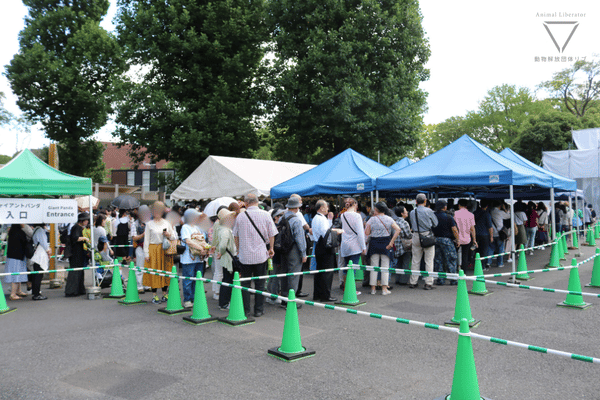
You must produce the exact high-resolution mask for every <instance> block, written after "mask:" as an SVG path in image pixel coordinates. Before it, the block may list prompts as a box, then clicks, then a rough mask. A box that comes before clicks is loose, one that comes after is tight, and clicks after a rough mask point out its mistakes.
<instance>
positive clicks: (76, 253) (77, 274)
mask: <svg viewBox="0 0 600 400" xmlns="http://www.w3.org/2000/svg"><path fill="white" fill-rule="evenodd" d="M89 222H90V214H88V213H87V212H83V213H80V214H79V216H78V217H77V224H75V225H73V227H72V228H71V233H70V234H69V240H70V241H71V257H70V258H69V262H70V267H71V268H83V267H84V264H85V257H86V255H85V249H84V243H87V244H89V242H90V239H88V238H87V237H85V236H84V235H83V230H84V228H85V227H86V226H88V225H89ZM83 279H84V275H83V271H69V274H68V275H67V284H66V285H65V296H66V297H75V296H81V295H82V294H85V285H84V280H83Z"/></svg>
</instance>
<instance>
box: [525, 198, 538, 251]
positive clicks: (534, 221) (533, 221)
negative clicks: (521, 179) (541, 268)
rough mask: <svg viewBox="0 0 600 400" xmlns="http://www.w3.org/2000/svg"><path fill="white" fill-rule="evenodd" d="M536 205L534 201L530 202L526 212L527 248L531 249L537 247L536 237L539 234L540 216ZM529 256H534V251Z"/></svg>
mask: <svg viewBox="0 0 600 400" xmlns="http://www.w3.org/2000/svg"><path fill="white" fill-rule="evenodd" d="M536 208H537V207H536V205H535V203H534V202H533V201H530V202H529V203H527V211H526V213H525V214H526V216H527V220H526V221H525V232H526V234H527V245H525V247H526V248H529V249H531V248H532V247H534V246H535V237H536V234H537V230H538V221H539V215H538V213H537V210H536ZM529 255H530V256H532V255H533V249H532V250H529Z"/></svg>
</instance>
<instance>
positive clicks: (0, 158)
mask: <svg viewBox="0 0 600 400" xmlns="http://www.w3.org/2000/svg"><path fill="white" fill-rule="evenodd" d="M10 160H12V157H11V156H5V155H4V154H0V164H2V165H4V164H8V162H9V161H10Z"/></svg>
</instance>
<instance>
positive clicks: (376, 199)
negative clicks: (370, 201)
mask: <svg viewBox="0 0 600 400" xmlns="http://www.w3.org/2000/svg"><path fill="white" fill-rule="evenodd" d="M375 202H377V203H379V190H376V191H375Z"/></svg>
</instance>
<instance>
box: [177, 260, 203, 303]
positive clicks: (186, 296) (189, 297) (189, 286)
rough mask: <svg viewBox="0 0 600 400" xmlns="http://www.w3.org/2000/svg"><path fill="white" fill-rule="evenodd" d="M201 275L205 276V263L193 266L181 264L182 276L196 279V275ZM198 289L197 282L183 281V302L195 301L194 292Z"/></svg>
mask: <svg viewBox="0 0 600 400" xmlns="http://www.w3.org/2000/svg"><path fill="white" fill-rule="evenodd" d="M198 271H200V273H201V274H202V275H203V276H204V263H203V262H197V263H191V264H181V275H182V276H186V277H190V278H195V277H196V274H197V273H198ZM195 289H196V281H192V280H189V279H184V280H183V301H194V290H195Z"/></svg>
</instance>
